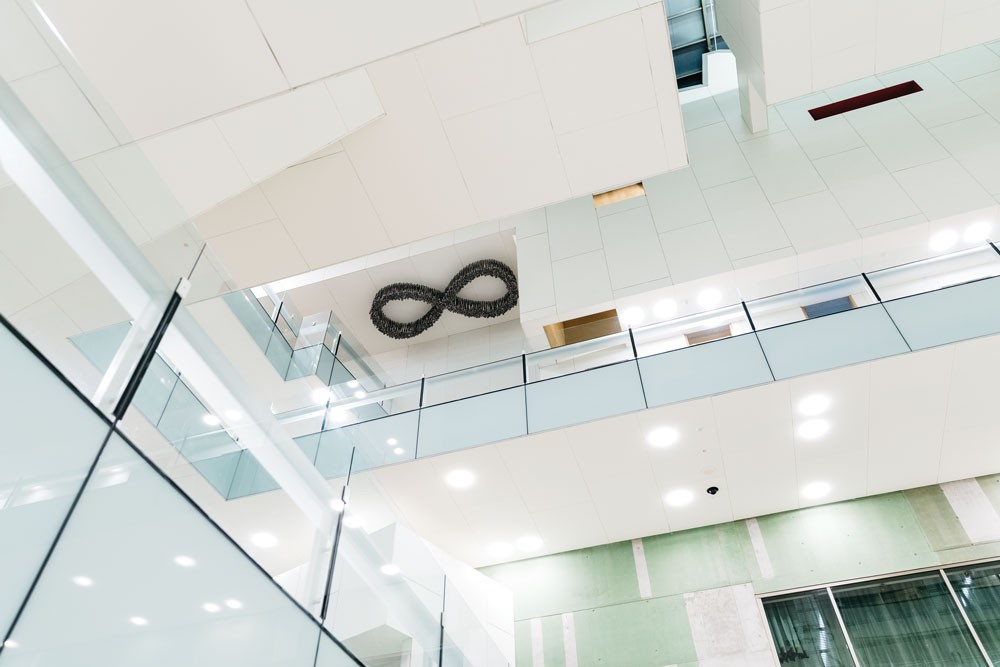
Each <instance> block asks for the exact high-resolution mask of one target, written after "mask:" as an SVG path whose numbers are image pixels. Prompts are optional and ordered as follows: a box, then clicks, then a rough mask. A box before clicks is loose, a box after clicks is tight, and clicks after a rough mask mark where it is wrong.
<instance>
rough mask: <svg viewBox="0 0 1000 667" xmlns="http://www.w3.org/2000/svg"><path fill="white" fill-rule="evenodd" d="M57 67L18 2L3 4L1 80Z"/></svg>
mask: <svg viewBox="0 0 1000 667" xmlns="http://www.w3.org/2000/svg"><path fill="white" fill-rule="evenodd" d="M58 64H59V60H58V59H57V58H56V57H55V54H53V53H52V51H51V50H50V49H49V47H48V46H46V44H45V40H43V39H42V36H41V35H39V34H38V32H37V31H36V30H35V28H34V26H32V25H31V22H30V21H29V20H28V17H27V16H25V15H24V12H22V11H21V8H20V7H18V6H17V2H16V1H15V0H2V1H0V78H3V79H4V80H5V81H14V80H15V79H20V78H21V77H22V76H28V75H29V74H34V73H35V72H41V71H42V70H43V69H48V68H49V67H55V66H56V65H58Z"/></svg>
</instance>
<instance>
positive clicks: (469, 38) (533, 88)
mask: <svg viewBox="0 0 1000 667" xmlns="http://www.w3.org/2000/svg"><path fill="white" fill-rule="evenodd" d="M417 61H418V62H419V63H420V70H421V72H423V75H424V80H425V81H426V82H427V87H428V89H430V92H431V97H432V98H434V105H435V106H436V107H437V110H438V113H439V114H440V115H441V118H443V119H445V120H447V119H448V118H452V117H454V116H458V115H460V114H465V113H469V112H470V111H477V110H479V109H484V108H486V107H489V106H493V105H494V104H498V103H500V102H506V101H508V100H513V99H516V98H518V97H524V96H525V95H528V94H529V93H534V92H537V91H538V89H539V84H538V76H537V75H536V74H535V66H534V63H533V62H532V60H531V52H530V51H529V50H528V45H527V43H525V41H524V33H522V32H521V24H520V21H519V20H518V19H517V18H516V17H515V18H511V19H508V20H506V21H501V22H499V23H495V24H493V25H489V26H484V27H483V28H480V29H479V30H473V31H470V32H467V33H464V34H461V35H455V36H454V37H451V38H450V39H446V40H442V41H440V42H435V43H433V44H428V45H427V46H425V47H422V48H421V49H419V50H418V51H417Z"/></svg>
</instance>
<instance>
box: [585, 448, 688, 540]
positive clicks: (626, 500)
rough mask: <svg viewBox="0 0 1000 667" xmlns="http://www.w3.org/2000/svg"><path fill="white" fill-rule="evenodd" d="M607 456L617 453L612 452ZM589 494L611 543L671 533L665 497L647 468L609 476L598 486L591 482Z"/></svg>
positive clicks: (608, 452)
mask: <svg viewBox="0 0 1000 667" xmlns="http://www.w3.org/2000/svg"><path fill="white" fill-rule="evenodd" d="M607 456H609V457H611V456H614V454H613V452H612V451H610V450H609V451H607ZM590 494H591V496H593V498H594V506H595V507H596V508H597V515H598V517H600V519H601V523H602V524H603V525H604V533H605V534H606V535H607V536H608V540H609V541H611V542H617V541H619V540H628V539H632V538H635V537H645V536H646V535H659V534H660V533H665V532H667V531H669V530H670V524H669V523H668V521H667V512H666V508H665V507H664V504H663V494H662V493H660V488H659V487H658V486H657V485H656V481H655V480H654V479H653V473H652V471H651V470H650V469H649V467H648V466H647V467H646V468H640V469H636V470H633V471H632V472H631V473H629V474H628V475H621V476H607V477H605V479H603V480H601V481H600V482H599V483H597V484H596V485H595V484H593V483H591V484H590Z"/></svg>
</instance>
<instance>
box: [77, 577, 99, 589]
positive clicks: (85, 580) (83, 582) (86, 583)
mask: <svg viewBox="0 0 1000 667" xmlns="http://www.w3.org/2000/svg"><path fill="white" fill-rule="evenodd" d="M73 583H74V584H76V585H77V586H81V587H83V588H90V587H91V586H93V585H94V580H93V579H91V578H90V577H73Z"/></svg>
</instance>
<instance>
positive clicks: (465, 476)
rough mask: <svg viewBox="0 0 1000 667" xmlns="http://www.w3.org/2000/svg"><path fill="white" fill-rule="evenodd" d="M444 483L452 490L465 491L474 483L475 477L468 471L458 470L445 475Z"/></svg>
mask: <svg viewBox="0 0 1000 667" xmlns="http://www.w3.org/2000/svg"><path fill="white" fill-rule="evenodd" d="M444 481H445V483H446V484H447V485H448V486H450V487H451V488H453V489H467V488H469V487H470V486H472V485H473V484H475V483H476V476H475V475H474V474H473V473H472V472H471V471H469V470H464V469H462V468H459V469H457V470H452V471H451V472H449V473H448V474H447V475H445V476H444Z"/></svg>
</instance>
